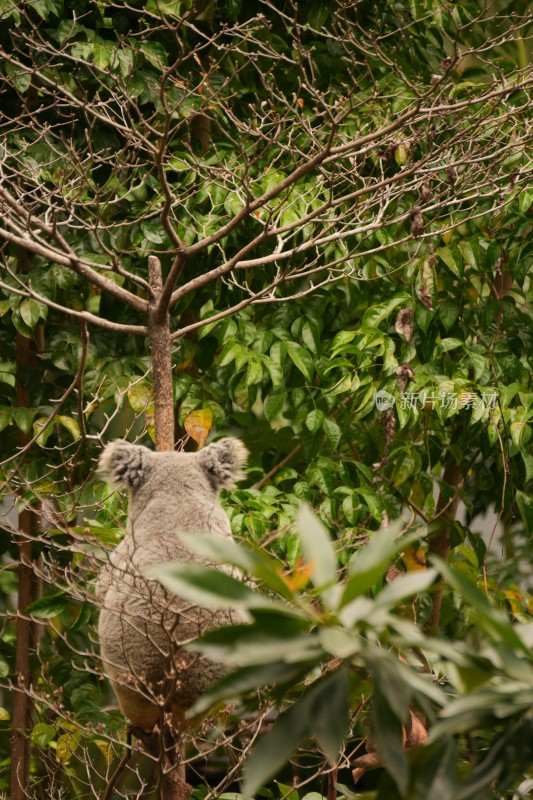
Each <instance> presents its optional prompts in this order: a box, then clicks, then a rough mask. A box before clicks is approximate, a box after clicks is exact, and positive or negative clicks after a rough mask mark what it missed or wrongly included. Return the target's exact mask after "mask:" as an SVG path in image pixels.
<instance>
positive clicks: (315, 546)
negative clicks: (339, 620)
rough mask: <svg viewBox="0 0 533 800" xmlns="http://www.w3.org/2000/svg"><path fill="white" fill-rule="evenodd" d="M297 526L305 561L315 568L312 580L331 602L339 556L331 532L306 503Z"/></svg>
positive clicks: (297, 518)
mask: <svg viewBox="0 0 533 800" xmlns="http://www.w3.org/2000/svg"><path fill="white" fill-rule="evenodd" d="M296 528H297V530H298V534H299V536H300V541H301V543H302V552H303V555H304V558H305V561H306V562H307V564H309V566H312V568H313V570H312V572H311V581H312V582H313V585H314V586H316V587H317V588H318V589H320V590H321V594H322V596H323V597H324V599H325V600H326V601H327V602H329V601H331V599H332V588H333V586H332V585H333V584H334V583H335V582H336V578H337V556H336V554H335V550H334V548H333V544H332V542H331V539H330V536H329V533H328V531H327V530H326V528H325V527H324V526H323V525H322V523H321V522H320V520H319V519H318V517H316V516H315V515H314V514H313V513H312V512H311V510H310V509H309V507H308V506H307V505H305V503H302V505H301V506H300V510H299V511H298V516H297V517H296Z"/></svg>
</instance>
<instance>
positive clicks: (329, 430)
mask: <svg viewBox="0 0 533 800" xmlns="http://www.w3.org/2000/svg"><path fill="white" fill-rule="evenodd" d="M322 427H323V429H324V432H325V434H326V436H327V437H328V439H329V441H330V442H331V446H332V447H333V449H334V450H336V449H337V448H338V446H339V442H340V440H341V435H342V434H341V429H340V428H339V426H338V425H337V423H336V422H335V421H334V420H332V419H325V420H324V421H323V423H322Z"/></svg>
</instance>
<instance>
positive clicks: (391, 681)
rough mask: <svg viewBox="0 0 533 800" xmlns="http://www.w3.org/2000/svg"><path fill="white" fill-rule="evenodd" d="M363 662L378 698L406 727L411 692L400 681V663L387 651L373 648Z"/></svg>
mask: <svg viewBox="0 0 533 800" xmlns="http://www.w3.org/2000/svg"><path fill="white" fill-rule="evenodd" d="M365 662H366V664H367V665H368V669H369V670H370V672H371V673H372V680H373V683H374V686H375V687H376V688H377V690H378V692H379V695H380V697H382V698H383V699H384V700H385V702H386V703H387V705H388V707H389V708H390V710H391V711H392V713H393V714H394V716H395V717H396V718H397V719H398V720H400V722H401V723H402V725H406V724H407V722H408V720H409V705H410V703H411V697H412V691H411V687H410V686H409V685H408V684H406V683H405V682H404V681H403V679H402V674H401V666H402V664H401V661H400V660H399V659H398V658H396V657H395V656H391V655H390V654H389V653H387V651H383V652H380V650H379V648H377V647H374V648H372V650H371V653H370V654H369V655H367V656H366V658H365Z"/></svg>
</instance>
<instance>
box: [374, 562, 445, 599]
mask: <svg viewBox="0 0 533 800" xmlns="http://www.w3.org/2000/svg"><path fill="white" fill-rule="evenodd" d="M437 574H438V573H437V570H435V569H422V570H417V571H415V572H407V573H406V574H405V575H399V576H398V577H397V578H395V580H393V581H392V583H389V584H387V586H385V588H384V589H383V591H382V592H380V593H379V595H378V597H377V599H376V603H377V605H378V606H380V607H381V606H388V607H390V608H393V607H394V606H396V605H398V603H401V602H402V601H403V600H405V599H406V598H408V597H412V596H413V595H414V594H419V592H425V591H426V589H429V587H430V586H431V584H432V583H433V582H434V581H435V579H436V577H437Z"/></svg>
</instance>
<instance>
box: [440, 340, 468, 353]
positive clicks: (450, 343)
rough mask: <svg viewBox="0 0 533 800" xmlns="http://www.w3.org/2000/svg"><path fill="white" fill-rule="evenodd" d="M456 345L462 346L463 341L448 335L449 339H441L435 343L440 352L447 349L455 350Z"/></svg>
mask: <svg viewBox="0 0 533 800" xmlns="http://www.w3.org/2000/svg"><path fill="white" fill-rule="evenodd" d="M456 347H464V342H462V341H461V340H460V339H454V338H452V337H450V338H449V339H442V341H441V342H440V343H439V344H438V345H437V349H438V350H439V351H440V352H441V353H444V352H448V351H449V350H455V348H456Z"/></svg>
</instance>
